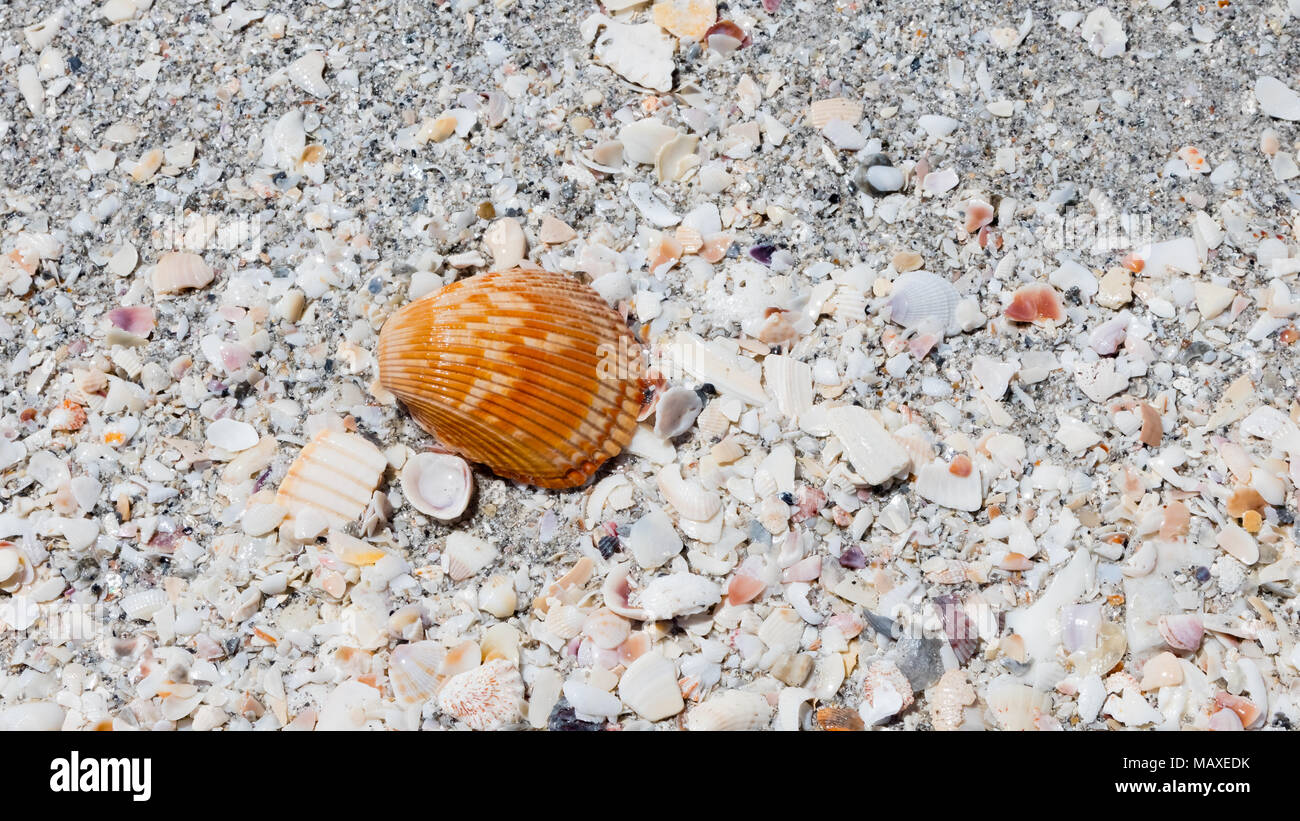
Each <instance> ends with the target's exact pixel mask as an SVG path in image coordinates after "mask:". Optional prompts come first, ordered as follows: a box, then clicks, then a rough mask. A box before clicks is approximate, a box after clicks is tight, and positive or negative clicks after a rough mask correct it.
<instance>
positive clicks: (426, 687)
mask: <svg viewBox="0 0 1300 821" xmlns="http://www.w3.org/2000/svg"><path fill="white" fill-rule="evenodd" d="M445 655H446V651H445V650H443V647H442V645H441V644H439V643H438V642H436V641H417V642H414V643H412V644H403V645H402V646H401V647H398V648H397V649H396V650H394V651H393V653H392V655H391V656H390V657H389V659H388V679H389V681H390V682H391V683H392V686H393V696H394V697H395V698H396V699H397V701H398V703H399V704H406V705H408V706H413V705H416V704H423V703H424V702H426V701H428V700H429V699H431V698H433V697H434V696H435V695H437V693H438V668H439V666H440V665H441V664H442V660H443V657H444V656H445Z"/></svg>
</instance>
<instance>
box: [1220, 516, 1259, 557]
mask: <svg viewBox="0 0 1300 821" xmlns="http://www.w3.org/2000/svg"><path fill="white" fill-rule="evenodd" d="M1217 543H1218V545H1219V547H1221V548H1222V549H1223V551H1224V552H1225V553H1227V554H1228V555H1230V556H1232V557H1233V558H1234V559H1236V560H1237V561H1239V562H1241V563H1242V564H1245V565H1252V564H1254V563H1255V562H1256V561H1258V560H1259V544H1258V543H1256V541H1255V537H1254V536H1251V535H1250V534H1249V533H1247V532H1246V531H1245V530H1242V529H1241V528H1240V527H1237V526H1236V525H1227V526H1226V527H1224V528H1223V530H1221V531H1219V536H1218V540H1217Z"/></svg>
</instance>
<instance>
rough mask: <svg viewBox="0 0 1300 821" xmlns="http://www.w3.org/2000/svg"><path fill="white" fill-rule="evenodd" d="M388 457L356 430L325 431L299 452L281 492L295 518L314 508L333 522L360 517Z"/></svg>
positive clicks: (284, 504) (281, 502) (282, 503)
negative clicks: (356, 432)
mask: <svg viewBox="0 0 1300 821" xmlns="http://www.w3.org/2000/svg"><path fill="white" fill-rule="evenodd" d="M387 464H388V460H386V459H385V458H384V454H383V453H381V452H380V451H379V448H377V447H375V446H374V445H372V444H371V443H370V442H369V441H367V440H366V439H365V438H363V437H361V436H358V435H356V434H355V433H345V432H343V431H337V430H328V429H327V430H323V431H321V432H320V433H318V434H316V436H315V438H313V439H312V440H311V442H309V443H308V444H307V446H306V447H304V448H303V449H302V451H301V452H300V453H299V454H298V458H297V459H295V460H294V462H293V464H292V465H290V466H289V472H288V473H287V474H286V475H285V477H284V481H282V482H281V483H280V489H279V490H278V491H277V492H276V495H275V502H276V504H278V505H280V506H281V507H284V508H285V509H287V510H288V511H289V517H290V518H294V517H297V516H298V515H299V514H301V513H302V512H303V511H304V510H307V509H311V510H314V511H316V512H317V513H319V514H321V515H322V516H324V518H325V519H326V520H327V521H328V522H329V523H330V525H331V526H332V527H342V526H343V525H346V524H347V523H348V522H351V521H354V520H356V518H357V517H358V516H360V515H361V513H362V511H364V510H365V509H366V505H367V504H369V503H370V497H371V494H373V493H374V490H375V488H376V487H378V486H379V478H380V477H381V476H382V475H383V472H384V468H385V467H386V466H387Z"/></svg>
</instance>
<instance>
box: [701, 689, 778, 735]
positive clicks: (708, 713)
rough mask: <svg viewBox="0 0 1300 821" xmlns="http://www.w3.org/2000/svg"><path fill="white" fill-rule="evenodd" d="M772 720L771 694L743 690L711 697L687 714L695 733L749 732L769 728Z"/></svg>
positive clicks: (727, 691)
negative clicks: (767, 695)
mask: <svg viewBox="0 0 1300 821" xmlns="http://www.w3.org/2000/svg"><path fill="white" fill-rule="evenodd" d="M771 720H772V707H771V706H770V705H769V704H768V703H767V697H766V696H763V695H761V694H759V693H746V692H743V691H741V690H723V691H722V692H720V693H716V694H714V695H712V696H710V697H709V698H708V699H707V700H706V701H705V702H704V703H703V704H701V705H700V706H698V707H696V708H695V709H693V710H691V711H690V713H689V714H687V716H686V729H688V730H692V731H695V732H714V731H716V732H745V731H748V730H762V729H766V728H767V725H768V723H769V722H770V721H771Z"/></svg>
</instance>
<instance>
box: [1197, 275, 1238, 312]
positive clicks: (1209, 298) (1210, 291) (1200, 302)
mask: <svg viewBox="0 0 1300 821" xmlns="http://www.w3.org/2000/svg"><path fill="white" fill-rule="evenodd" d="M1194 294H1195V296H1196V310H1198V311H1200V312H1201V316H1203V317H1204V318H1206V319H1214V318H1215V317H1216V316H1218V315H1219V314H1221V313H1223V312H1224V311H1225V310H1227V308H1228V306H1229V305H1231V304H1232V301H1233V300H1234V299H1236V298H1237V292H1236V291H1235V290H1233V289H1232V288H1228V287H1227V286H1224V285H1215V284H1213V283H1210V282H1198V283H1196V288H1195V289H1194Z"/></svg>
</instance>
